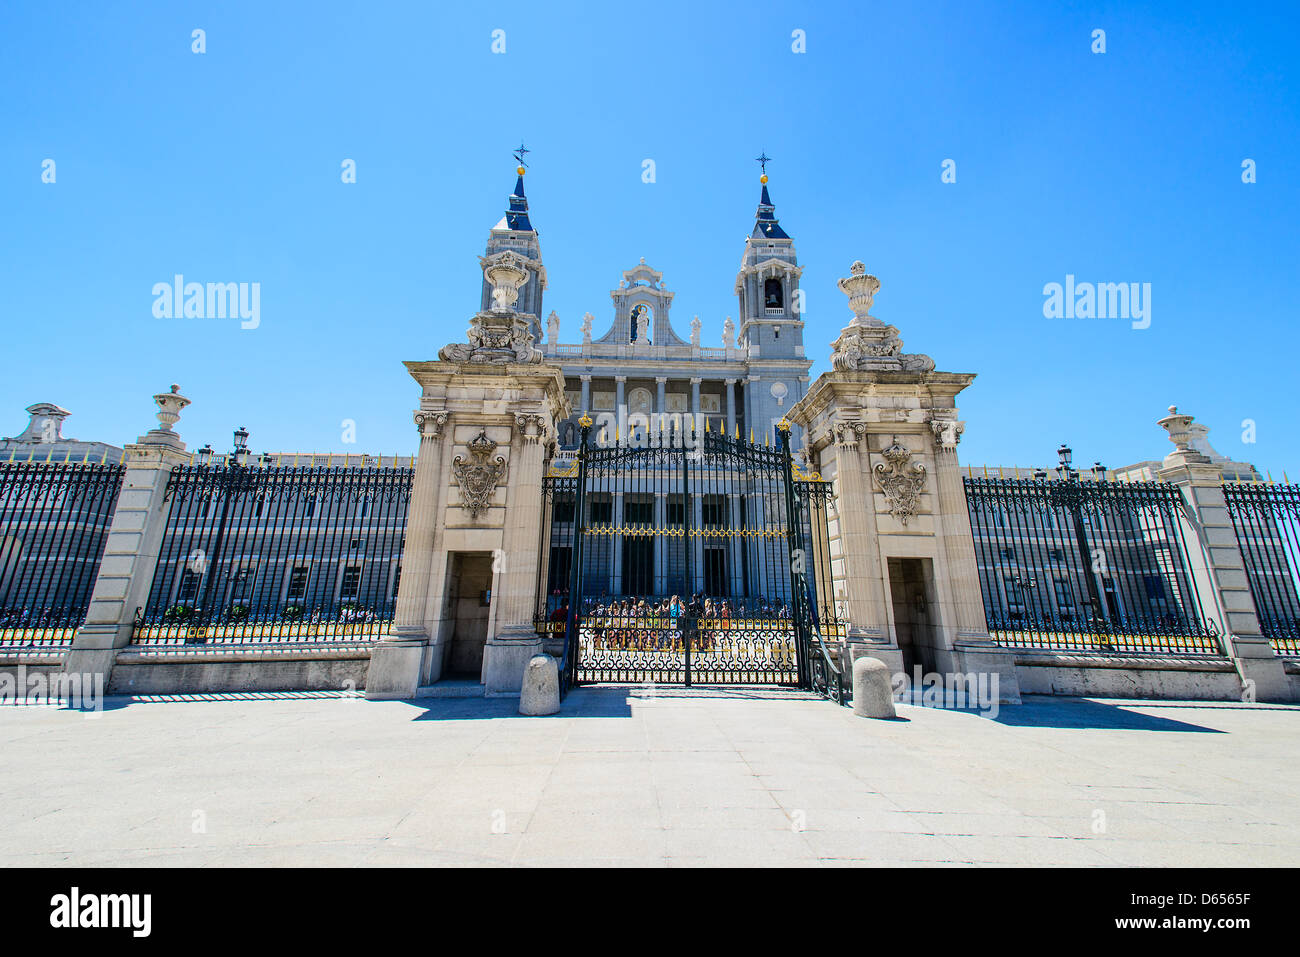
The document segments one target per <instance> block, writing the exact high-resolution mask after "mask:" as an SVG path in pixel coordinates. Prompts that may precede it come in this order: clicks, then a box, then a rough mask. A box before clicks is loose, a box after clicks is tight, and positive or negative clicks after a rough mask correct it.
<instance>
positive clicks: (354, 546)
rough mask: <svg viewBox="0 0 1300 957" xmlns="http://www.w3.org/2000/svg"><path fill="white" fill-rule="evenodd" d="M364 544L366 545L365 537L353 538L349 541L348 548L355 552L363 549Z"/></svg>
mask: <svg viewBox="0 0 1300 957" xmlns="http://www.w3.org/2000/svg"><path fill="white" fill-rule="evenodd" d="M364 545H365V539H361V538H353V539H350V540H349V541H348V548H349V549H350V550H351V551H354V552H359V551H361V549H362V547H363V546H364Z"/></svg>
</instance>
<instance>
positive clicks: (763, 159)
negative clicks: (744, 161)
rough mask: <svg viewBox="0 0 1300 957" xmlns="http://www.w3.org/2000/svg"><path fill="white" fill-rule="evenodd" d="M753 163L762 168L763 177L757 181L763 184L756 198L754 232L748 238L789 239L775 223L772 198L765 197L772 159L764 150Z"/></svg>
mask: <svg viewBox="0 0 1300 957" xmlns="http://www.w3.org/2000/svg"><path fill="white" fill-rule="evenodd" d="M754 162H755V163H758V164H760V165H761V166H762V167H763V175H762V176H760V177H759V179H758V181H759V182H760V183H762V184H763V193H762V195H761V196H759V198H758V215H757V216H756V218H755V222H754V231H753V232H752V233H750V238H751V239H789V238H790V237H789V235H787V233H786V231H785V230H784V229H782V228H781V224H780V223H779V222H777V220H776V207H775V206H773V205H772V198H771V197H770V196H768V195H767V164H768V163H770V162H772V157H770V156H768V155H767V151H766V150H764V151H763V152H762V153H761V154H760V155H758V156H756V157H755V158H754Z"/></svg>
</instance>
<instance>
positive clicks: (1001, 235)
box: [0, 2, 1300, 474]
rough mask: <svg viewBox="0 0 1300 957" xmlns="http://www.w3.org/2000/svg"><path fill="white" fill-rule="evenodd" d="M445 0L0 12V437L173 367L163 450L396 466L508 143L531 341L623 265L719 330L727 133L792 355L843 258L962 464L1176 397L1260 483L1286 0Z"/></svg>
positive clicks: (1293, 45) (726, 257)
mask: <svg viewBox="0 0 1300 957" xmlns="http://www.w3.org/2000/svg"><path fill="white" fill-rule="evenodd" d="M467 7H468V5H433V4H426V3H409V4H408V3H384V2H377V3H373V4H369V5H365V4H353V3H347V4H341V3H339V4H336V3H329V2H320V3H311V4H307V3H301V4H285V3H243V2H221V3H186V4H175V3H134V4H130V5H121V4H119V5H108V4H98V3H55V4H48V5H47V4H37V3H21V4H19V3H6V4H5V5H4V6H3V7H2V8H0V104H2V105H0V122H2V124H3V130H4V134H3V137H0V227H2V228H0V283H3V290H4V305H3V311H4V336H3V343H4V349H3V353H4V355H5V361H4V362H3V365H2V368H3V369H4V375H3V377H0V434H15V433H16V432H17V431H19V430H20V429H21V428H22V427H23V425H24V423H25V421H26V417H25V415H24V413H23V411H22V409H23V407H25V406H26V405H28V404H30V403H32V402H36V401H50V402H56V403H58V404H60V405H62V406H64V407H65V408H68V409H70V410H72V412H73V416H72V417H71V418H70V419H69V420H68V422H67V424H66V427H65V432H66V433H67V434H68V435H70V436H75V437H78V438H85V439H102V440H106V441H111V442H114V443H117V444H121V443H123V442H125V441H130V440H133V439H134V437H135V436H136V435H138V434H140V433H142V432H143V431H145V430H146V429H147V428H149V427H150V426H151V425H152V424H153V414H152V413H153V411H154V410H153V406H152V402H151V401H150V398H149V397H150V396H151V395H152V394H153V393H154V392H156V391H160V390H165V389H166V387H167V385H168V384H169V383H171V382H178V383H180V384H181V386H182V390H183V391H184V393H185V394H186V395H188V396H189V397H190V398H191V399H192V400H193V401H194V404H193V405H192V406H191V407H190V408H189V409H188V410H186V412H185V414H184V416H183V417H182V419H181V423H180V425H179V430H180V431H181V433H182V435H183V437H184V438H185V439H186V441H187V442H188V443H189V444H190V446H191V447H196V446H198V445H201V444H203V443H204V442H211V443H212V444H213V445H214V446H217V447H218V448H224V447H227V446H228V444H229V440H230V431H231V430H232V429H233V428H235V427H236V426H240V425H243V426H246V427H247V428H248V429H249V430H250V431H251V432H252V434H253V438H252V443H251V444H252V446H253V447H254V449H255V450H256V451H262V450H264V449H270V450H303V451H313V450H315V451H327V450H332V451H363V450H364V451H368V452H382V453H385V454H392V453H402V454H407V453H409V452H411V451H413V449H414V444H415V443H414V438H415V435H414V430H413V427H412V426H411V424H410V410H411V409H412V408H413V407H414V406H415V404H416V402H417V399H418V394H417V390H416V388H415V384H414V382H413V381H412V380H411V379H410V378H409V376H408V375H407V373H406V371H405V369H404V368H403V367H402V365H401V362H402V360H404V359H431V358H434V357H435V356H436V353H437V350H438V349H439V348H440V347H441V346H442V345H444V344H446V343H447V342H449V341H454V340H459V339H461V338H462V336H463V333H464V329H465V327H466V324H467V320H468V318H469V316H470V315H471V314H472V313H473V312H474V310H475V309H476V308H477V307H478V297H479V294H480V274H479V272H478V264H477V259H476V257H477V256H478V255H480V254H481V253H482V251H483V246H484V243H485V242H486V239H487V232H488V230H489V228H490V227H491V226H492V225H493V224H494V223H495V222H496V221H497V220H498V219H499V218H500V216H501V214H502V212H503V210H504V208H505V204H506V196H507V195H508V193H509V192H510V189H511V187H512V185H513V173H512V167H513V161H512V160H511V158H510V151H511V149H512V148H514V147H515V146H516V145H518V143H519V141H520V139H521V138H522V139H523V140H525V141H526V142H527V144H528V146H529V148H530V149H531V150H533V152H532V153H531V154H530V156H529V159H530V161H531V168H530V172H529V174H528V179H527V183H528V193H529V198H530V202H531V206H532V217H533V223H534V225H535V226H537V227H538V229H539V230H540V231H541V240H542V250H543V254H544V258H545V262H546V266H547V270H548V273H549V278H550V287H549V289H548V291H547V294H546V310H547V311H548V312H549V311H550V310H551V309H555V310H556V311H557V312H558V313H559V315H560V317H561V320H562V323H563V330H564V334H563V335H562V339H563V340H564V341H576V340H577V338H578V323H579V321H580V318H581V316H582V314H583V312H585V311H591V312H592V313H593V314H594V315H595V316H596V319H597V332H598V333H599V332H600V331H601V326H602V324H604V323H607V322H608V321H609V310H610V301H609V298H608V294H609V290H610V289H612V288H614V287H615V286H616V285H617V282H618V279H619V278H620V274H621V272H622V271H623V270H625V269H628V268H631V266H632V265H634V264H635V263H636V262H637V260H638V258H640V257H643V256H644V257H645V259H646V261H647V262H648V263H649V264H650V265H652V266H654V267H655V268H657V269H660V270H662V271H663V272H664V274H665V282H666V283H667V285H668V286H669V288H671V289H673V290H674V291H675V292H676V299H675V301H674V306H673V317H674V321H675V324H676V326H677V328H678V331H679V332H680V333H682V334H683V335H686V334H688V333H689V322H690V318H691V316H692V315H694V314H699V316H700V317H701V320H702V322H703V323H704V332H703V335H704V341H705V344H713V345H716V344H719V340H720V336H721V328H722V322H723V319H724V317H725V316H727V315H732V316H734V315H735V314H736V302H735V299H734V297H733V294H732V283H733V281H734V276H735V272H736V269H737V267H738V265H739V261H740V255H741V251H742V246H743V240H744V237H745V236H746V235H747V233H748V231H749V229H750V228H751V226H752V222H753V216H754V207H755V205H756V202H757V199H758V189H759V187H758V182H757V177H758V169H757V166H756V164H755V163H754V162H753V159H752V158H753V157H754V156H757V155H758V153H759V152H760V151H761V150H766V151H767V153H768V154H770V155H771V156H773V157H774V158H775V159H774V161H773V163H772V164H771V166H770V168H769V173H770V176H771V183H770V186H771V191H772V198H773V201H774V202H775V203H776V206H777V214H778V216H779V217H780V219H781V222H782V225H783V226H784V227H785V229H786V230H787V231H788V232H789V233H790V234H791V235H792V236H793V237H794V239H795V242H796V244H797V248H798V251H799V256H800V262H801V264H802V265H803V266H804V268H805V271H804V274H803V287H804V289H805V290H806V294H807V310H808V311H807V322H808V325H807V329H806V331H805V338H806V341H807V342H808V344H809V354H810V356H811V357H812V358H814V359H815V360H816V364H815V365H814V367H813V375H814V376H815V375H817V374H819V373H820V372H822V371H825V370H826V369H827V368H828V365H827V358H828V354H829V346H828V345H827V344H828V343H829V342H830V341H831V340H832V339H833V338H834V337H835V336H836V334H837V333H838V331H839V329H840V327H841V326H843V325H844V324H845V323H846V322H847V321H848V320H849V318H851V314H850V313H849V311H848V308H847V305H846V302H845V300H844V297H843V296H842V295H841V294H840V293H839V291H838V290H837V289H836V288H835V280H836V279H837V278H838V277H840V276H843V275H847V270H848V267H849V264H850V263H851V262H852V261H853V260H854V259H862V260H863V261H864V262H865V263H866V265H867V267H868V270H869V271H870V272H872V273H873V274H874V275H876V276H878V277H879V278H880V280H881V282H882V288H881V291H880V293H879V294H878V295H877V297H876V304H875V308H874V310H873V311H874V314H875V315H877V316H879V317H881V318H883V319H885V320H886V321H888V322H891V323H893V324H895V325H897V326H898V327H899V329H900V330H901V333H902V336H903V339H904V341H905V343H906V348H907V350H908V351H914V352H924V353H928V354H930V355H932V356H933V357H934V358H935V360H936V362H937V363H938V367H939V368H940V369H942V370H947V371H956V372H975V373H978V374H979V378H978V379H977V380H976V382H975V384H974V385H973V386H971V388H969V389H968V390H967V391H966V392H965V393H964V394H963V395H962V396H961V397H960V403H961V408H962V412H963V417H964V418H965V419H966V421H967V429H966V433H965V437H964V439H963V443H962V446H961V456H962V459H963V461H964V462H966V463H971V464H979V463H985V462H988V463H1003V464H1007V465H1011V464H1021V465H1027V464H1038V463H1043V462H1048V461H1050V460H1053V459H1054V453H1053V450H1054V449H1055V447H1056V446H1057V445H1058V444H1059V443H1060V442H1062V441H1065V442H1068V443H1070V444H1071V445H1072V446H1073V448H1074V450H1075V457H1076V461H1080V462H1083V463H1084V464H1088V463H1091V462H1092V461H1094V460H1096V459H1101V460H1102V461H1104V462H1105V463H1106V464H1107V465H1110V466H1117V465H1121V464H1126V463H1128V462H1132V461H1136V460H1140V459H1146V458H1157V457H1160V456H1163V455H1164V453H1165V451H1166V450H1167V449H1169V448H1170V446H1169V445H1168V442H1167V440H1166V438H1165V434H1164V433H1163V432H1162V431H1161V430H1160V429H1159V428H1157V426H1156V425H1155V421H1156V419H1158V418H1159V417H1160V416H1161V415H1162V414H1164V410H1165V408H1166V407H1167V406H1168V405H1169V404H1170V403H1177V404H1178V406H1179V407H1180V409H1181V410H1183V411H1188V412H1191V413H1193V414H1195V415H1196V416H1197V417H1198V419H1199V420H1200V421H1203V422H1205V423H1207V424H1208V425H1210V426H1211V428H1212V430H1213V431H1212V433H1211V440H1212V441H1213V442H1214V443H1215V444H1216V445H1217V446H1218V448H1219V450H1220V451H1222V452H1224V453H1225V454H1229V455H1232V456H1234V457H1236V458H1244V459H1247V460H1251V461H1254V462H1256V463H1257V464H1258V465H1259V466H1260V467H1261V468H1266V469H1270V470H1272V471H1273V472H1274V473H1275V474H1276V473H1280V471H1281V470H1282V469H1290V470H1291V471H1293V472H1295V471H1297V465H1298V463H1297V462H1296V458H1295V456H1294V455H1293V454H1292V449H1293V447H1294V435H1295V430H1294V427H1293V425H1292V424H1291V423H1290V422H1288V419H1290V418H1292V417H1293V408H1294V405H1295V403H1294V399H1293V393H1294V381H1295V378H1296V373H1295V371H1294V369H1295V351H1296V345H1297V334H1296V332H1295V329H1294V325H1295V322H1296V319H1297V316H1296V310H1295V302H1296V296H1295V280H1296V277H1297V268H1296V267H1297V265H1298V264H1300V256H1298V255H1297V253H1298V242H1297V238H1296V226H1295V224H1296V223H1297V222H1300V202H1298V200H1297V197H1298V195H1300V193H1298V190H1300V187H1298V185H1297V182H1298V179H1300V177H1298V171H1297V168H1296V157H1297V153H1298V148H1300V142H1298V139H1300V137H1298V135H1297V122H1296V119H1297V117H1296V110H1297V102H1298V98H1297V80H1296V77H1295V71H1296V69H1297V64H1300V50H1297V46H1300V41H1297V38H1296V20H1297V18H1296V17H1295V15H1294V12H1295V8H1294V6H1289V5H1278V6H1272V5H1269V4H1251V5H1248V6H1246V7H1231V6H1230V5H1225V4H1208V3H1207V4H1194V3H1189V4H1181V3H1180V4H1172V3H1171V4H1168V5H1157V6H1137V5H1132V4H1127V3H1123V4H1121V3H1114V4H1082V3H1079V4H1045V3H1015V4H975V3H969V2H954V3H907V4H898V5H882V4H873V3H862V2H853V3H839V4H818V5H815V7H812V8H810V7H809V6H808V5H805V4H793V3H791V4H778V3H761V2H760V3H749V4H744V5H735V4H705V3H698V2H697V3H689V4H686V3H681V4H679V3H663V4H660V3H657V4H654V5H651V6H644V7H643V6H628V5H617V6H614V7H611V8H609V9H606V8H603V7H598V6H595V5H591V6H585V5H568V4H562V3H551V4H536V3H528V4H510V3H502V4H494V5H492V6H491V7H490V8H485V9H477V8H474V9H470V8H467ZM196 28H201V29H203V30H205V31H206V46H207V51H206V52H205V53H203V54H201V55H200V54H195V53H193V52H192V51H191V43H192V40H191V31H192V30H194V29H196ZM1098 28H1100V29H1104V30H1105V31H1106V52H1105V53H1104V54H1094V53H1093V52H1091V49H1090V47H1091V43H1092V40H1091V33H1092V31H1093V30H1094V29H1098ZM496 29H501V30H504V31H505V36H506V52H505V53H504V54H494V53H492V51H491V45H492V31H493V30H496ZM796 29H799V30H803V31H805V34H806V38H807V39H806V47H807V52H806V53H802V54H797V53H794V52H792V49H791V45H792V39H791V34H792V31H794V30H796ZM47 158H50V159H53V160H55V163H56V182H55V183H54V184H47V183H42V182H41V171H42V165H41V164H42V161H43V160H45V159H47ZM647 158H650V159H653V160H654V161H655V163H656V173H657V181H656V182H655V183H653V184H646V183H643V182H642V178H641V171H642V161H643V160H644V159H647ZM1247 158H1250V159H1253V160H1254V161H1255V162H1256V164H1257V177H1258V182H1256V183H1254V184H1249V185H1248V184H1244V183H1242V181H1241V164H1242V161H1243V160H1244V159H1247ZM344 159H353V160H355V161H356V163H357V182H356V183H355V184H350V185H345V184H343V183H342V182H341V181H340V164H341V163H342V161H343V160H344ZM945 159H953V160H954V161H955V162H956V171H957V181H956V183H952V184H945V183H942V182H941V178H940V174H941V164H942V163H943V161H944V160H945ZM178 272H179V273H183V274H184V275H185V276H186V277H187V279H190V280H196V281H203V282H209V281H211V282H218V281H219V282H259V283H260V284H261V324H260V326H259V327H258V328H257V329H253V330H242V329H240V327H239V324H238V322H236V321H231V320H224V321H223V320H203V321H195V320H190V321H186V320H181V319H158V318H155V317H154V315H153V313H152V304H153V296H152V294H151V289H152V286H153V284H154V283H157V282H166V281H169V280H170V279H171V277H172V276H173V275H174V274H175V273H178ZM1067 274H1073V275H1075V276H1076V277H1077V278H1078V280H1079V281H1092V282H1142V283H1150V284H1151V287H1152V303H1151V319H1152V321H1151V325H1150V328H1147V329H1141V330H1135V329H1133V328H1131V324H1130V323H1129V322H1127V321H1124V320H1121V319H1092V320H1084V319H1069V320H1067V319H1047V318H1044V316H1043V299H1044V297H1043V286H1044V284H1046V283H1049V282H1064V279H1065V276H1066V275H1067ZM344 419H352V420H355V422H356V438H357V442H356V444H355V445H346V444H344V443H343V441H342V429H341V425H340V423H341V422H342V421H343V420H344ZM1245 419H1251V420H1253V421H1254V422H1255V424H1256V438H1257V441H1256V442H1255V443H1254V444H1246V443H1243V442H1242V432H1243V429H1242V422H1243V420H1245Z"/></svg>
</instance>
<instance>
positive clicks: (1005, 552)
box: [1001, 548, 1016, 562]
mask: <svg viewBox="0 0 1300 957" xmlns="http://www.w3.org/2000/svg"><path fill="white" fill-rule="evenodd" d="M1001 552H1002V557H1003V558H1005V559H1006V560H1007V561H1009V562H1014V561H1015V560H1016V550H1015V549H1014V548H1003V549H1001Z"/></svg>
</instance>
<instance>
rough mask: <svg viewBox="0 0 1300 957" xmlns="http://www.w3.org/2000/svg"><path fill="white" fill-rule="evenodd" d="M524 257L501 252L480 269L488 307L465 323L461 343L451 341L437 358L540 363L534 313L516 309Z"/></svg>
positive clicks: (523, 278)
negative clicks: (489, 291)
mask: <svg viewBox="0 0 1300 957" xmlns="http://www.w3.org/2000/svg"><path fill="white" fill-rule="evenodd" d="M527 262H528V261H527V260H526V259H524V258H523V257H522V256H519V255H516V254H515V253H512V252H509V251H507V252H505V253H503V254H502V255H501V256H499V257H497V258H495V259H493V261H492V262H491V263H490V264H489V265H488V266H487V268H486V269H484V270H483V275H484V276H485V277H486V278H487V281H488V282H489V283H491V285H492V306H493V308H491V309H486V310H483V311H482V312H479V313H477V314H476V315H475V316H474V318H473V319H471V320H470V322H469V329H468V331H467V332H466V333H465V338H466V339H468V340H469V342H468V343H465V342H453V343H451V344H450V345H447V346H443V347H442V349H440V350H439V351H438V358H439V359H443V360H445V361H451V362H474V363H480V362H482V363H491V364H493V365H505V364H508V363H515V362H541V361H542V351H541V350H540V349H537V348H535V347H534V345H533V343H534V341H535V339H534V336H533V332H532V320H533V319H534V318H535V317H534V316H532V315H530V314H528V313H522V312H516V311H515V302H516V300H518V299H519V287H520V286H522V285H523V284H524V283H525V282H526V281H527V280H528V268H527Z"/></svg>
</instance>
